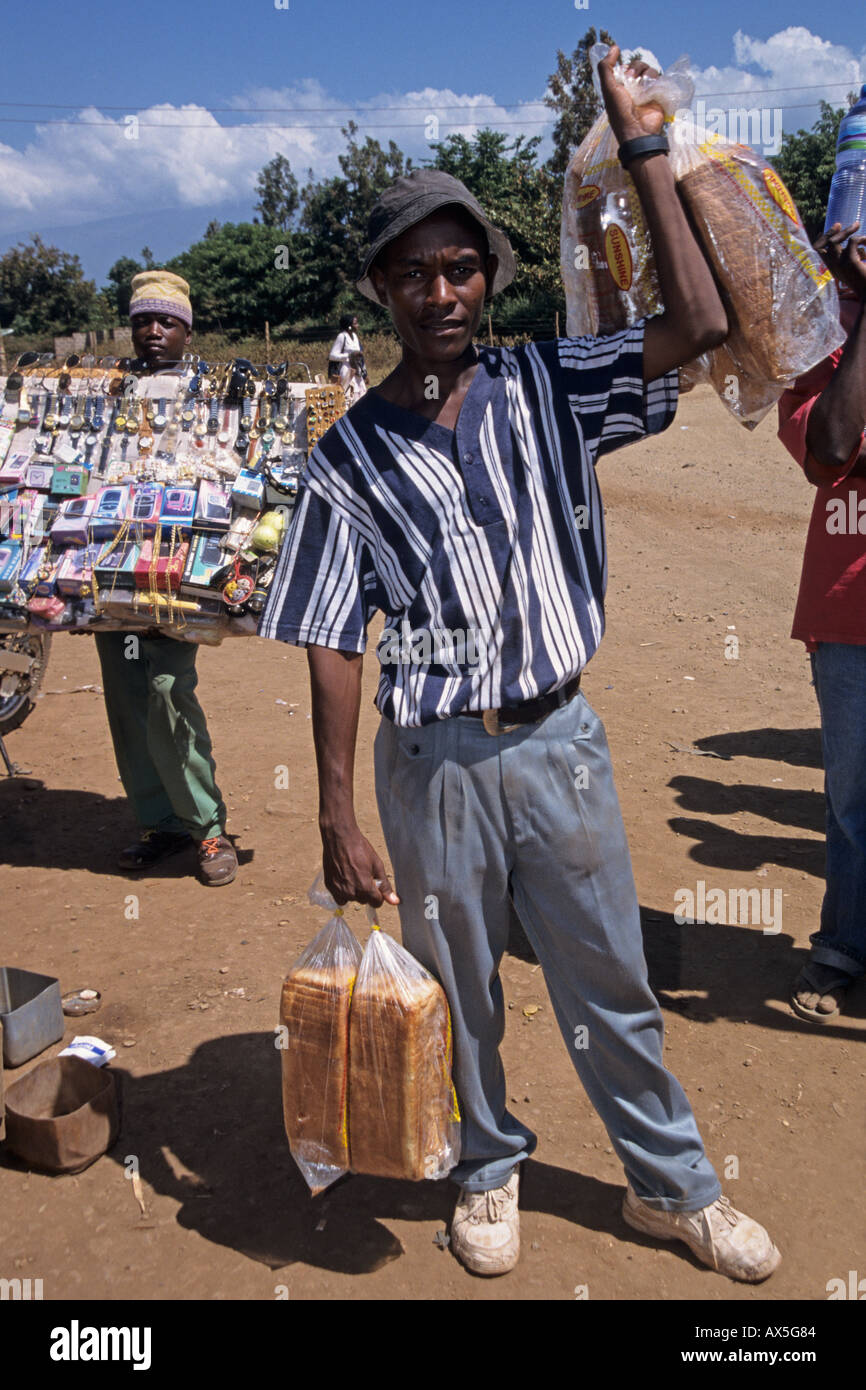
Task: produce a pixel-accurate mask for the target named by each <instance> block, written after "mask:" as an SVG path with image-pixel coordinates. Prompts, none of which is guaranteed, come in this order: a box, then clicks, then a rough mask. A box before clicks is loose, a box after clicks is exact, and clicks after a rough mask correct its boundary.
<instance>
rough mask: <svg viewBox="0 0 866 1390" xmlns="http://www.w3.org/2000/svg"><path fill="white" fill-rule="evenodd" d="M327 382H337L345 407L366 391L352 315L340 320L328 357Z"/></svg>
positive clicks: (358, 342) (360, 352)
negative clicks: (344, 400) (342, 391)
mask: <svg viewBox="0 0 866 1390" xmlns="http://www.w3.org/2000/svg"><path fill="white" fill-rule="evenodd" d="M328 380H329V381H339V383H340V385H341V386H342V388H343V390H344V391H345V393H346V405H347V407H348V406H350V405H354V403H355V401H358V400H360V399H361V397H362V396H363V395H364V393H365V391H366V390H367V369H366V367H365V366H364V353H363V351H362V350H361V339H360V338H359V337H358V320H357V317H356V316H355V315H354V314H343V316H342V318H341V319H340V331H339V333H338V334H337V336H336V338H335V339H334V344H333V347H332V348H331V352H330V356H329V357H328Z"/></svg>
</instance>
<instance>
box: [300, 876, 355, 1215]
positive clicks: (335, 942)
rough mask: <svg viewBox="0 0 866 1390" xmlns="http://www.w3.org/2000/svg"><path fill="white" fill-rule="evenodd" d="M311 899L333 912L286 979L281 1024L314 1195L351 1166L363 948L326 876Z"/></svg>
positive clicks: (306, 1173)
mask: <svg viewBox="0 0 866 1390" xmlns="http://www.w3.org/2000/svg"><path fill="white" fill-rule="evenodd" d="M309 898H310V902H311V903H315V904H316V905H318V906H319V907H324V908H327V909H329V910H330V911H331V912H332V913H333V916H331V918H330V919H329V920H328V922H326V924H325V926H324V927H323V928H322V930H321V931H320V932H319V933H318V935H317V936H315V937H314V939H313V940H312V941H311V942H310V944H309V946H307V947H306V948H305V950H303V951H302V952H301V954H300V956H299V957H298V959H297V960H296V961H295V964H294V965H293V966H292V968H291V970H290V971H289V973H288V975H287V977H286V979H285V981H284V982H283V989H282V995H281V999H280V1023H281V1024H282V1025H283V1027H284V1028H285V1030H286V1032H285V1035H284V1038H283V1051H282V1073H283V1076H282V1084H283V1120H284V1123H285V1127H286V1135H287V1137H288V1141H289V1148H290V1149H291V1152H292V1157H293V1158H294V1160H295V1162H296V1163H297V1165H298V1167H299V1168H300V1170H301V1172H302V1173H303V1175H304V1178H305V1180H306V1182H307V1185H308V1186H309V1188H310V1190H311V1192H313V1194H314V1195H315V1193H317V1192H322V1191H323V1190H324V1189H325V1188H326V1187H329V1186H330V1184H331V1183H333V1182H336V1180H337V1178H339V1177H341V1176H342V1175H343V1173H346V1172H348V1169H349V1136H348V1108H347V1101H348V1086H349V1010H350V1006H351V1001H352V991H353V988H354V985H355V979H356V977H357V974H358V968H359V966H360V963H361V956H362V952H361V947H360V946H359V944H358V942H357V941H356V940H355V937H354V936H353V935H352V932H351V931H350V930H349V928H348V926H347V925H346V922H345V921H344V919H343V915H342V910H341V909H340V908H338V907H337V905H336V903H335V902H334V900H333V898H332V897H331V896H330V894H329V893H328V892H327V890H326V889H325V888H324V886H323V882H322V876H321V874H320V875H319V877H318V878H317V879H316V881H315V883H314V884H313V886H312V888H311V889H310V893H309Z"/></svg>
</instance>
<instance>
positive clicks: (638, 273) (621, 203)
mask: <svg viewBox="0 0 866 1390" xmlns="http://www.w3.org/2000/svg"><path fill="white" fill-rule="evenodd" d="M606 51H607V50H606V47H605V46H604V45H595V47H594V48H593V49H592V50H591V53H590V58H591V61H592V64H593V71H594V73H595V70H596V69H597V66H598V62H599V61H600V59H601V57H603V56H604V53H605V52H606ZM624 81H625V85H626V86H627V87H628V88H629V90H630V91H632V94H633V95H634V96H635V99H636V100H639V101H640V102H641V103H644V102H650V101H652V102H655V103H656V104H657V105H659V106H660V107H661V108H662V109H663V110H664V112H665V117H666V122H665V133H666V134H667V136H668V141H669V143H670V146H671V152H670V161H671V167H672V170H673V173H674V177H675V178H676V179H677V181H678V188H679V191H680V194H681V196H682V199H683V201H684V203H685V205H686V207H687V208H688V211H689V214H690V216H691V218H692V221H693V225H694V227H695V229H696V232H697V234H698V237H699V239H700V241H701V243H702V245H703V248H704V253H705V255H706V257H707V259H708V261H709V263H710V265H711V266H712V269H713V272H714V275H715V278H716V282H717V284H718V286H719V292H720V294H721V296H722V299H723V302H724V304H725V309H726V312H727V314H728V321H729V325H730V332H729V335H728V338H727V339H726V341H725V342H724V343H723V344H722V345H721V346H720V347H719V348H716V349H714V350H713V351H712V352H709V353H705V354H703V355H702V356H701V357H699V358H696V359H695V361H694V362H691V363H689V364H688V365H687V367H685V368H684V369H682V371H681V373H680V383H681V389H684V390H686V389H689V388H690V387H691V386H693V385H695V384H697V383H698V382H701V381H707V382H709V383H710V384H712V386H713V387H714V388H715V390H716V391H717V392H718V394H719V397H720V398H721V400H722V401H723V402H724V404H725V405H726V406H727V407H728V409H729V410H731V411H732V413H733V414H734V415H735V416H736V417H737V418H738V419H739V420H740V421H741V422H742V423H743V424H744V425H746V426H747V427H748V428H754V426H755V425H756V424H757V423H758V421H759V420H760V419H761V418H762V417H763V416H764V415H765V414H766V412H767V411H768V410H769V409H770V407H771V406H772V405H773V404H774V403H775V402H776V400H777V399H778V397H779V396H780V395H781V393H782V391H783V390H784V388H785V386H786V385H789V384H790V383H791V382H793V380H794V379H795V378H796V377H797V376H799V375H801V374H802V373H804V372H806V371H808V370H810V369H811V368H812V367H814V366H815V365H817V363H818V362H820V361H821V360H822V359H823V358H824V357H826V356H828V354H829V353H830V352H832V351H833V349H834V348H835V347H839V346H841V344H842V342H843V341H844V335H843V334H842V331H841V328H840V326H839V320H838V301H837V296H836V290H835V286H834V284H833V281H832V277H831V276H830V274H829V272H828V271H826V270H825V268H824V266H823V265H822V264H821V262H820V259H819V257H818V256H817V255H816V253H815V252H814V251H813V249H812V247H811V245H810V243H809V240H808V237H807V235H806V231H805V229H804V227H803V224H802V222H801V220H800V218H799V215H798V213H797V209H796V207H795V205H794V202H793V200H792V198H791V196H790V194H789V193H788V190H787V189H786V188H785V185H784V184H783V183H782V180H781V179H780V178H779V176H778V174H776V173H775V171H774V170H772V169H771V168H770V167H769V166H768V165H767V164H766V162H765V161H764V160H763V159H761V157H760V156H759V155H757V154H755V153H754V151H753V150H751V149H750V148H749V147H748V146H745V145H735V144H733V143H731V142H728V141H725V140H723V139H721V138H720V137H719V136H718V135H717V134H709V133H708V132H707V131H705V130H704V129H703V128H702V127H700V126H698V125H696V124H695V122H694V120H693V118H692V115H691V112H690V110H689V109H688V107H689V103H690V102H691V99H692V96H693V92H694V85H693V82H692V81H691V79H690V77H689V75H688V60H687V59H685V58H683V59H680V60H679V62H677V63H675V64H674V66H673V67H672V68H671V69H670V70H669V71H668V72H667V73H663V74H662V75H661V76H660V77H658V78H646V77H644V78H625V79H624ZM596 82H597V78H596ZM597 89H598V88H597ZM598 90H600V89H598ZM561 250H562V274H563V281H564V284H565V293H566V304H567V307H568V317H567V331H568V334H569V336H580V335H581V334H593V335H602V336H603V335H605V334H608V333H613V332H617V331H618V330H619V329H621V328H624V327H626V326H628V325H630V324H632V323H635V322H637V320H638V319H640V318H642V317H644V316H645V315H647V314H653V313H657V312H659V311H660V310H661V309H662V308H663V305H662V302H661V298H660V292H659V286H658V279H657V276H656V271H655V265H654V259H653V254H652V248H651V245H650V241H649V235H648V231H647V227H646V222H645V220H644V217H643V213H642V210H641V207H640V202H639V199H638V197H637V194H636V191H635V188H634V183H633V181H632V179H631V176H630V175H629V174H628V172H627V171H626V170H624V169H623V168H622V166H621V165H620V163H619V159H618V157H617V146H616V141H615V140H614V138H613V135H612V133H611V130H610V127H609V125H608V122H607V117H606V116H605V115H602V116H600V117H599V119H598V120H597V121H596V122H595V125H594V126H593V127H592V129H591V130H590V132H589V134H588V135H587V137H586V139H585V140H584V141H583V143H582V145H581V146H580V148H579V149H578V150H577V151H576V152H575V154H574V155H573V156H572V159H571V161H570V164H569V167H568V170H567V171H566V178H565V188H564V196H563V220H562V237H561Z"/></svg>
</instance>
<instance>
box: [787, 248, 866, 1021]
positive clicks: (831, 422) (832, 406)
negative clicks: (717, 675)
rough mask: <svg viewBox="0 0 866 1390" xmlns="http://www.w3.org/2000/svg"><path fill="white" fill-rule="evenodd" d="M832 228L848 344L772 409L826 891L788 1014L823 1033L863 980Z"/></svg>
mask: <svg viewBox="0 0 866 1390" xmlns="http://www.w3.org/2000/svg"><path fill="white" fill-rule="evenodd" d="M859 225H860V224H859V223H857V222H855V223H854V224H853V225H852V226H850V227H846V228H845V229H844V230H843V229H842V228H841V227H840V226H839V223H838V222H837V223H836V224H835V225H834V226H833V227H832V228H831V229H830V231H829V233H825V234H824V235H823V236H821V237H819V239H818V240H817V241H816V243H815V249H816V250H817V251H818V252H819V253H820V254H821V256H822V257H823V259H824V263H825V265H826V266H827V268H828V269H829V270H830V271H831V272H832V273H833V275H834V277H835V278H836V280H837V281H838V282H839V284H840V319H841V321H842V325H843V327H844V328H845V329H846V330H847V332H848V340H847V342H846V344H845V346H844V347H843V348H840V349H838V350H837V351H836V352H834V353H833V354H832V355H831V356H830V357H828V358H827V359H826V360H825V361H824V362H822V363H820V364H819V365H818V366H817V367H815V368H813V370H812V371H811V372H808V373H807V374H806V375H805V376H803V377H800V378H799V380H798V381H797V382H796V383H795V385H794V387H793V388H792V389H791V390H789V391H786V392H785V393H784V395H783V396H782V397H781V398H780V400H779V438H780V439H781V441H782V443H783V444H784V445H785V447H786V448H787V449H788V450H789V452H790V453H791V454H793V456H794V458H795V459H796V460H797V462H798V463H799V464H800V465H801V467H802V469H803V471H804V473H805V474H806V477H807V478H808V480H809V482H810V483H812V484H813V485H814V486H815V488H816V489H817V493H816V497H815V504H814V506H813V508H812V519H811V521H810V523H809V533H808V536H807V539H806V551H805V554H804V556H803V571H802V575H801V578H800V592H799V597H798V599H797V608H796V612H795V615H794V627H793V631H792V634H791V635H792V637H795V638H798V639H799V640H800V641H802V642H805V644H806V649H807V651H808V652H809V653H810V659H811V662H812V674H813V679H814V684H815V690H816V693H817V696H818V705H819V708H820V711H821V743H822V748H823V755H824V777H825V783H824V785H825V794H826V798H827V870H826V876H827V882H826V891H825V894H824V901H823V904H822V907H821V923H820V928H819V930H818V931H817V932H815V933H814V934H813V935H812V936H811V937H810V941H811V946H812V949H811V951H810V953H809V959H808V960H807V962H806V964H805V965H804V966H803V968H802V970H801V971H800V973H799V975H798V976H797V979H796V980H795V982H794V986H793V990H792V994H791V1007H792V1008H793V1009H794V1012H795V1013H796V1014H798V1015H799V1016H800V1017H801V1018H807V1019H810V1020H812V1021H813V1022H815V1023H826V1022H827V1020H828V1019H830V1018H834V1017H836V1015H838V1014H839V1013H840V1006H841V1003H842V1000H843V997H844V994H845V991H846V990H847V989H848V988H849V987H850V986H851V985H852V984H853V982H854V980H856V979H857V977H858V976H860V975H863V974H866V428H864V427H866V236H856V237H855V236H854V235H852V233H854V232H856V231H857V229H858V227H859Z"/></svg>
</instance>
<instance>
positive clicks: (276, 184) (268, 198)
mask: <svg viewBox="0 0 866 1390" xmlns="http://www.w3.org/2000/svg"><path fill="white" fill-rule="evenodd" d="M256 192H257V193H258V195H259V200H258V202H257V203H256V209H255V210H256V212H257V213H258V216H257V217H254V218H253V222H261V223H262V225H263V226H265V227H282V228H284V229H285V228H287V227H290V226H291V225H292V218H293V217H294V215H295V213H296V212H297V210H298V180H297V179H296V178H295V176H294V174H293V173H292V166H291V164H290V163H289V161H288V160H287V159H286V157H285V156H284V155H281V154H277V155H274V157H273V159H271V160H269V161H268V163H267V164H266V165H265V167H264V168H263V169H262V170H260V172H259V176H258V178H257V179H256Z"/></svg>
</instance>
